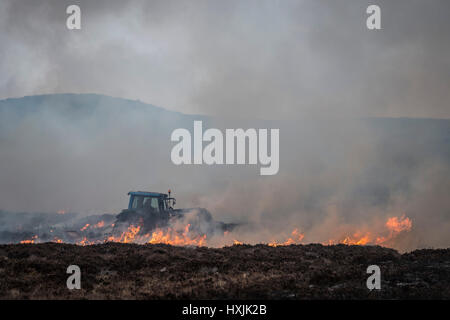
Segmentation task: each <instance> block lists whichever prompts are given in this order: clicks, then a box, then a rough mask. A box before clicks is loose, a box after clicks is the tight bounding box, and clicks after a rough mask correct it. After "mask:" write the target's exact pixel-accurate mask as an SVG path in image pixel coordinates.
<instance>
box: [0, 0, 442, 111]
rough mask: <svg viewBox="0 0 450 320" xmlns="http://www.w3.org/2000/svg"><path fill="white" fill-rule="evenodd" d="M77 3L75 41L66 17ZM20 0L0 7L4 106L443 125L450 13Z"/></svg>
mask: <svg viewBox="0 0 450 320" xmlns="http://www.w3.org/2000/svg"><path fill="white" fill-rule="evenodd" d="M69 4H79V5H80V6H81V10H82V30H79V31H69V30H67V28H66V26H65V20H66V18H67V15H66V13H65V9H66V7H67V6H68V5H69ZM369 4H373V1H366V0H364V1H360V0H349V1H345V3H337V2H335V1H331V0H327V1H325V0H319V1H317V0H308V1H299V0H283V1H273V0H262V1H260V0H249V1H241V0H231V1H209V0H196V1H189V2H186V1H175V0H153V1H143V0H138V1H119V0H114V1H110V0H108V1H69V0H67V1H60V0H53V1H51V0H46V1H39V3H38V2H36V1H29V0H28V1H27V0H19V1H15V0H14V1H13V0H6V1H2V3H1V4H0V30H1V32H0V43H1V46H0V97H1V98H8V97H17V96H24V95H32V94H42V93H65V92H74V93H91V92H95V93H101V94H106V95H109V96H120V97H125V98H130V99H140V100H142V101H145V102H147V103H152V104H155V105H158V106H163V107H166V108H169V109H172V110H177V111H181V112H185V113H202V114H209V115H220V116H223V115H227V116H235V115H236V114H237V113H239V115H240V116H245V117H253V116H254V115H258V117H260V118H265V119H275V118H278V119H279V118H282V119H292V118H294V117H295V118H301V117H304V116H310V115H329V114H332V115H342V116H345V117H347V116H352V117H354V116H357V117H359V116H381V117H386V116H389V117H390V116H394V117H450V111H449V110H450V109H449V108H448V101H449V91H448V90H447V87H448V85H447V84H448V83H449V81H450V79H449V77H450V70H449V68H450V66H449V62H448V57H449V56H450V43H449V41H448V35H449V33H450V22H449V19H448V12H449V11H450V3H449V2H448V1H446V0H441V1H439V0H431V1H420V0H412V1H411V0H401V1H384V0H383V1H377V4H379V5H380V7H381V10H382V30H380V31H369V30H367V28H366V26H365V19H366V17H367V14H366V8H367V6H368V5H369Z"/></svg>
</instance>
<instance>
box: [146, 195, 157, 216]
mask: <svg viewBox="0 0 450 320" xmlns="http://www.w3.org/2000/svg"><path fill="white" fill-rule="evenodd" d="M144 209H148V210H151V211H153V212H159V201H158V198H152V197H145V200H144Z"/></svg>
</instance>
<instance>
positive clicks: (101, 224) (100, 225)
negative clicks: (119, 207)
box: [92, 220, 105, 228]
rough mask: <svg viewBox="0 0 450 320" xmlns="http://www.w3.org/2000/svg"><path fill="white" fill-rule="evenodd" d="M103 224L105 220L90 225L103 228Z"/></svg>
mask: <svg viewBox="0 0 450 320" xmlns="http://www.w3.org/2000/svg"><path fill="white" fill-rule="evenodd" d="M104 226H105V221H103V220H102V221H100V222H98V223H97V224H94V225H93V226H92V227H93V228H103V227H104Z"/></svg>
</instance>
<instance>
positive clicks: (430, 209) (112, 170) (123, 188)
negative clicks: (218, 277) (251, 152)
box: [0, 95, 450, 250]
mask: <svg viewBox="0 0 450 320" xmlns="http://www.w3.org/2000/svg"><path fill="white" fill-rule="evenodd" d="M0 105H1V107H0V114H1V118H0V122H1V126H0V148H1V150H2V152H1V154H0V158H1V161H0V177H1V179H0V181H1V184H0V191H1V192H0V203H1V209H2V210H7V211H14V212H38V211H40V212H57V211H66V212H76V213H78V214H79V216H80V217H81V218H83V217H87V216H91V215H94V216H98V215H101V214H106V213H107V214H110V215H111V216H112V217H114V215H115V214H117V213H119V212H120V211H121V209H124V208H126V207H127V204H128V198H127V195H126V194H127V192H128V191H130V190H150V191H158V192H165V191H166V190H167V189H168V188H171V189H172V190H173V192H174V195H175V196H176V197H177V200H178V201H177V204H178V207H180V208H189V207H191V208H192V207H193V208H196V207H200V208H206V209H207V210H208V211H210V212H211V213H212V216H213V218H214V221H223V222H225V223H239V224H240V226H239V227H238V228H236V229H235V230H233V231H232V232H230V234H228V235H227V237H228V238H226V239H225V240H226V241H228V240H234V239H235V240H238V241H241V242H250V243H257V242H270V241H276V242H283V241H284V240H285V239H287V238H288V237H290V236H291V233H292V231H293V230H294V229H298V230H299V232H301V233H302V234H304V239H303V242H322V243H323V242H326V241H328V240H335V241H341V240H343V239H344V238H345V237H347V236H351V237H353V236H354V235H355V234H358V233H359V234H360V236H361V237H363V236H364V235H365V233H366V232H370V233H371V237H372V238H373V240H375V238H376V237H378V236H380V237H382V236H388V234H386V233H388V231H389V230H388V229H387V228H386V221H387V220H388V219H389V218H391V217H402V216H405V217H407V218H409V219H411V221H412V228H411V230H410V231H408V232H403V233H402V235H399V236H402V237H404V239H403V238H402V239H397V242H396V243H394V244H393V246H395V247H397V248H401V249H404V250H406V249H412V248H417V247H428V246H433V247H441V246H448V244H449V241H450V239H449V237H448V234H447V230H448V224H449V214H448V212H449V208H450V203H449V200H448V197H447V191H448V190H449V181H448V179H447V178H446V177H448V176H449V170H450V165H449V164H450V154H449V151H448V148H446V145H447V143H448V142H447V139H448V136H449V128H450V125H449V121H448V120H426V119H423V120H420V119H416V120H414V119H365V120H355V119H353V120H352V119H350V120H347V119H342V118H309V119H305V120H299V121H260V120H252V119H247V120H245V119H240V120H237V119H231V118H228V119H218V118H209V117H200V116H190V115H184V114H180V113H174V112H169V111H166V110H164V109H160V108H157V107H154V106H150V105H145V104H143V103H140V102H137V101H130V100H123V99H116V98H110V97H105V96H99V95H48V96H35V97H26V98H22V99H8V100H3V101H1V103H0ZM194 119H197V120H198V119H201V120H203V121H204V126H205V128H207V127H216V128H219V129H220V128H239V127H242V128H251V127H254V128H273V127H275V128H280V139H281V140H280V171H279V173H278V174H277V175H275V176H270V177H266V176H260V175H259V171H258V167H257V166H251V165H242V166H238V165H231V166H227V165H223V166H207V165H200V166H195V165H181V166H176V165H174V164H172V163H171V161H170V151H171V147H172V146H173V143H171V142H170V134H171V132H172V130H173V129H175V128H180V127H181V128H187V129H189V130H191V131H192V129H193V120H194ZM28 216H30V217H31V216H32V215H31V214H29V215H28ZM11 217H12V216H11ZM11 217H10V218H8V221H5V223H4V225H5V228H7V227H6V226H9V229H10V230H15V228H16V226H17V225H18V223H19V222H20V223H22V222H23V221H26V220H27V219H25V218H24V216H23V215H17V216H16V217H17V221H16V222H17V223H15V222H13V220H11ZM55 217H58V218H59V216H58V215H57V214H55ZM22 220H23V221H22ZM94 220H95V219H94ZM33 221H34V220H33ZM97 222H98V221H97ZM97 222H96V221H92V223H94V224H95V223H97ZM86 223H89V222H84V221H82V222H79V223H73V224H74V225H76V227H74V229H76V230H79V229H80V228H82V227H83V225H84V224H86ZM111 223H112V222H111ZM180 223H181V225H179V226H178V225H177V226H173V227H177V229H179V228H178V227H180V228H182V227H183V226H182V225H186V224H188V223H192V224H193V225H194V224H195V222H193V221H190V220H189V221H188V220H186V221H182V222H180ZM44 224H48V225H53V224H54V223H53V222H51V221H48V222H46V223H44V222H42V223H41V222H35V226H36V225H44ZM210 226H211V225H210V224H209V225H206V226H201V227H200V230H203V231H205V230H206V229H205V228H208V227H210ZM33 228H34V227H32V228H31V229H33ZM203 231H202V232H203ZM210 233H211V232H210ZM212 233H214V232H212ZM215 234H216V235H215V236H214V237H213V239H211V240H210V242H208V244H211V245H220V244H221V243H223V241H225V240H224V239H221V238H220V237H222V238H223V232H222V233H221V234H218V233H217V232H215Z"/></svg>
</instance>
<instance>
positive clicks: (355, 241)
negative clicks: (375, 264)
mask: <svg viewBox="0 0 450 320" xmlns="http://www.w3.org/2000/svg"><path fill="white" fill-rule="evenodd" d="M384 226H385V227H386V229H387V230H386V232H381V235H378V236H375V237H374V236H373V232H370V231H367V232H361V231H358V232H355V233H354V234H353V236H345V237H344V238H343V239H342V240H339V241H335V240H328V242H326V243H324V244H328V245H334V244H337V243H341V244H346V245H366V244H378V245H383V244H386V243H387V242H389V241H390V240H392V239H394V238H395V237H396V236H397V235H398V234H399V233H402V232H408V231H410V230H411V228H412V221H411V219H409V218H408V217H405V215H402V216H401V217H396V216H394V217H390V218H388V219H387V220H386V223H385V224H384ZM383 233H384V234H385V235H386V233H388V235H387V236H383V235H382V234H383Z"/></svg>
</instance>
